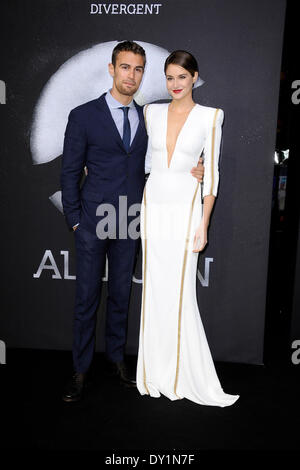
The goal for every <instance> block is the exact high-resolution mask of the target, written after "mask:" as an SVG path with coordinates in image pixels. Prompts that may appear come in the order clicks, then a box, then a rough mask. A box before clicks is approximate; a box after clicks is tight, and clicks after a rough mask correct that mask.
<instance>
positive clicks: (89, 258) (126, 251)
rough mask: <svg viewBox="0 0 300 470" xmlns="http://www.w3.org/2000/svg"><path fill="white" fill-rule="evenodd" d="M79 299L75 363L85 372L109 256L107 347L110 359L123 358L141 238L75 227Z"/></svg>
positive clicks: (76, 319) (93, 345) (75, 316)
mask: <svg viewBox="0 0 300 470" xmlns="http://www.w3.org/2000/svg"><path fill="white" fill-rule="evenodd" d="M74 235H75V245H76V299H75V315H74V324H73V364H74V370H75V371H76V372H81V373H85V372H87V370H88V369H89V366H90V364H91V362H92V359H93V354H94V350H95V329H96V320H97V313H96V312H97V307H98V304H99V301H100V292H101V284H102V275H103V271H104V268H105V262H106V255H107V258H108V296H107V308H106V332H105V350H106V355H107V357H108V359H109V360H111V361H113V362H118V361H122V360H123V358H124V349H125V343H126V336H127V317H128V307H129V300H130V292H131V284H132V275H133V271H134V266H135V261H136V254H137V248H138V240H132V239H130V238H127V239H108V238H107V239H104V240H101V239H99V238H98V237H97V235H96V233H91V232H89V231H88V230H86V229H85V228H84V227H82V225H81V224H80V225H79V226H78V228H77V229H76V230H75V233H74Z"/></svg>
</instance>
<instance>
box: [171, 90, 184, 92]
mask: <svg viewBox="0 0 300 470" xmlns="http://www.w3.org/2000/svg"><path fill="white" fill-rule="evenodd" d="M181 91H182V90H173V93H180V92H181Z"/></svg>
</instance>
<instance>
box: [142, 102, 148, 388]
mask: <svg viewBox="0 0 300 470" xmlns="http://www.w3.org/2000/svg"><path fill="white" fill-rule="evenodd" d="M147 106H148V105H147ZM146 203H147V200H146V186H145V188H144V278H143V306H142V330H143V374H144V386H145V389H146V390H147V393H148V395H150V394H149V390H148V387H147V385H146V368H145V335H144V330H145V301H146V270H147V238H146V234H147V226H146V224H147V212H146Z"/></svg>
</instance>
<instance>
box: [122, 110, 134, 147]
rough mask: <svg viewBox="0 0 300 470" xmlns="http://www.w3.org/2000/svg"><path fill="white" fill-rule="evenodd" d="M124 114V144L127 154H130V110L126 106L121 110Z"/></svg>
mask: <svg viewBox="0 0 300 470" xmlns="http://www.w3.org/2000/svg"><path fill="white" fill-rule="evenodd" d="M120 109H122V110H123V112H124V124H123V144H124V147H125V150H126V152H129V148H130V138H131V132H130V122H129V119H128V111H129V108H128V107H126V106H124V107H122V108H120Z"/></svg>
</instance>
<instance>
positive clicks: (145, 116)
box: [144, 104, 149, 132]
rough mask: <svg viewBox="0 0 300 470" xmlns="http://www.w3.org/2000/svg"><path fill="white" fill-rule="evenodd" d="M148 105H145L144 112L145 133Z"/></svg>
mask: <svg viewBox="0 0 300 470" xmlns="http://www.w3.org/2000/svg"><path fill="white" fill-rule="evenodd" d="M148 106H149V104H146V105H145V112H144V121H145V127H146V131H147V132H148V128H147V108H148Z"/></svg>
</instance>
